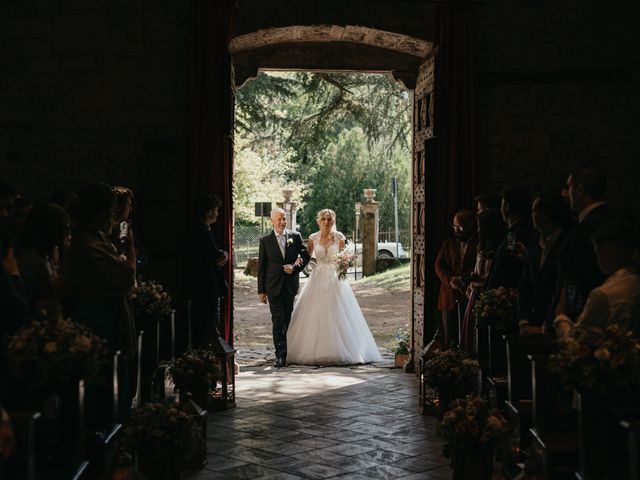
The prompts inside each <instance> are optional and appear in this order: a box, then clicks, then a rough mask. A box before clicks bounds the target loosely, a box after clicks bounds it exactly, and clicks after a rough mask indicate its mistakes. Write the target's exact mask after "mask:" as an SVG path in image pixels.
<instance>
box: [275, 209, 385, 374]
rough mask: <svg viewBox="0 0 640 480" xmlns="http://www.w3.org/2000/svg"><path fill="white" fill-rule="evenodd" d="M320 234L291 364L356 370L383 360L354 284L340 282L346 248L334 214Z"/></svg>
mask: <svg viewBox="0 0 640 480" xmlns="http://www.w3.org/2000/svg"><path fill="white" fill-rule="evenodd" d="M317 221H318V225H319V226H320V231H319V232H316V233H313V234H311V235H309V240H308V247H307V248H308V252H309V255H311V256H313V257H315V259H316V266H315V268H314V269H313V272H312V274H311V276H310V278H309V280H308V281H307V283H306V284H305V286H304V288H303V289H302V292H301V293H300V296H299V297H298V300H297V301H296V304H295V307H294V309H293V314H292V317H291V324H290V325H289V329H288V330H287V348H288V353H287V360H288V362H289V363H301V364H311V365H318V364H332V365H333V364H354V363H368V362H379V361H381V360H382V357H381V356H380V352H379V351H378V347H377V346H376V342H375V340H374V339H373V335H371V331H369V326H368V325H367V322H366V320H365V319H364V316H363V315H362V312H361V311H360V306H359V305H358V301H357V300H356V297H355V295H354V294H353V291H352V290H351V287H350V286H349V283H348V281H346V280H339V279H338V275H337V272H336V265H335V263H334V261H333V256H334V255H335V254H337V253H338V252H339V251H341V250H343V249H344V247H345V236H344V235H343V234H342V233H340V232H338V231H336V229H335V223H336V214H335V212H334V211H333V210H329V209H328V208H326V209H324V210H321V211H320V212H319V213H318V217H317Z"/></svg>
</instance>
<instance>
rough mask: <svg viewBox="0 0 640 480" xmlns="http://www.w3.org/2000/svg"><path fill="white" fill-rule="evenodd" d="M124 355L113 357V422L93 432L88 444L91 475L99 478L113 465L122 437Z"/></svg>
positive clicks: (119, 353) (115, 354) (118, 353)
mask: <svg viewBox="0 0 640 480" xmlns="http://www.w3.org/2000/svg"><path fill="white" fill-rule="evenodd" d="M122 358H123V357H122V353H121V352H120V351H117V352H115V353H114V355H113V362H112V376H111V396H112V401H111V403H110V405H111V422H110V425H109V426H108V427H107V428H106V429H104V430H101V431H98V432H91V433H90V435H89V436H88V439H87V443H88V449H89V458H90V461H91V464H90V468H89V475H90V477H91V478H97V477H98V476H99V475H100V474H101V473H102V472H104V471H105V470H106V469H107V468H108V467H109V466H110V465H111V463H112V461H113V458H114V456H115V454H116V451H117V448H118V443H119V441H120V437H121V435H122V423H121V419H120V385H121V383H122V380H121V376H122V374H121V372H122V365H121V361H122Z"/></svg>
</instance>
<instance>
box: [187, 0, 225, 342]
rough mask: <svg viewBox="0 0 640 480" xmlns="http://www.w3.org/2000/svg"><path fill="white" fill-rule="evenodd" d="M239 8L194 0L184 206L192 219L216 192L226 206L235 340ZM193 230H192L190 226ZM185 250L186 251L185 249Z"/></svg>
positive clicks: (221, 239) (220, 230) (219, 0)
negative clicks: (200, 201) (201, 199)
mask: <svg viewBox="0 0 640 480" xmlns="http://www.w3.org/2000/svg"><path fill="white" fill-rule="evenodd" d="M234 19H235V12H234V5H233V2H232V1H231V0H192V2H191V19H190V26H191V31H190V38H189V41H190V45H189V64H188V68H189V76H188V109H189V110H188V129H189V130H188V132H187V134H188V138H189V152H188V156H187V162H186V164H185V166H184V173H185V175H184V177H185V178H184V182H183V207H184V210H183V211H184V212H186V213H187V215H185V217H187V218H191V217H192V215H191V212H192V211H193V207H194V202H195V199H196V197H197V195H198V194H201V193H213V194H215V195H217V196H218V197H220V199H222V202H223V205H222V207H221V209H220V214H219V218H218V221H217V223H216V224H215V225H214V226H213V230H214V235H215V237H216V240H217V241H218V243H219V245H220V246H221V248H223V249H224V250H226V251H227V252H229V260H230V261H229V262H228V263H227V265H226V267H225V268H226V270H225V274H226V278H227V283H228V285H229V288H228V292H227V295H226V298H225V299H224V300H223V302H222V305H221V311H222V312H221V334H222V336H223V337H224V338H225V340H226V341H227V342H229V343H230V344H232V342H233V338H232V337H233V320H232V319H233V312H232V307H233V297H232V295H233V281H232V280H233V267H232V262H231V259H232V258H233V251H232V250H233V241H232V239H233V198H232V182H233V108H234V101H233V91H232V77H233V74H232V66H231V65H232V64H231V55H230V54H229V51H228V45H229V41H230V40H231V37H232V35H233V26H234ZM185 231H188V230H185ZM184 251H185V250H183V252H184Z"/></svg>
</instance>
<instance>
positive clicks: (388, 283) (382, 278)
mask: <svg viewBox="0 0 640 480" xmlns="http://www.w3.org/2000/svg"><path fill="white" fill-rule="evenodd" d="M354 283H356V284H358V285H363V286H370V287H380V288H387V289H392V290H395V289H403V288H409V285H410V283H411V265H410V264H409V263H405V264H403V265H401V266H399V267H396V268H390V269H389V270H386V271H384V272H382V273H376V274H375V275H371V276H370V277H364V278H361V279H359V280H356V281H355V282H354Z"/></svg>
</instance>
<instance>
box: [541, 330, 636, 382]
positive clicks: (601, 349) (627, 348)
mask: <svg viewBox="0 0 640 480" xmlns="http://www.w3.org/2000/svg"><path fill="white" fill-rule="evenodd" d="M549 366H550V368H551V369H552V370H553V371H555V372H557V373H558V374H559V375H560V381H561V382H562V383H563V384H565V385H567V386H569V387H573V388H575V389H578V390H592V391H599V392H602V393H618V392H638V391H640V341H639V340H638V338H637V337H636V336H635V335H634V333H633V332H632V331H630V330H627V329H626V328H625V327H623V326H622V325H619V324H611V325H608V326H607V327H606V328H603V327H596V326H583V325H580V324H578V325H576V326H575V328H574V329H573V330H572V331H571V332H570V333H569V335H568V336H567V338H565V339H563V340H560V341H559V350H558V352H557V353H554V354H553V355H552V356H551V361H550V362H549Z"/></svg>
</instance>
